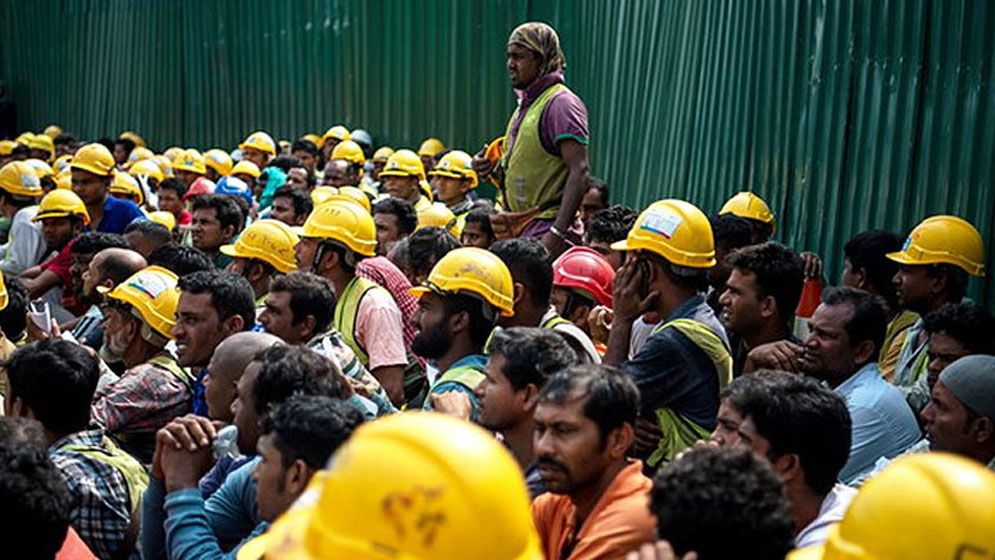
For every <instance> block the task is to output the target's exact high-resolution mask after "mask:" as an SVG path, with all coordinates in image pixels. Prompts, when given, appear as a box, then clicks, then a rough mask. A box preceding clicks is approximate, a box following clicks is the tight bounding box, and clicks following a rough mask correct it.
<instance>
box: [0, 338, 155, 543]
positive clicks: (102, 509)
mask: <svg viewBox="0 0 995 560" xmlns="http://www.w3.org/2000/svg"><path fill="white" fill-rule="evenodd" d="M6 369H7V377H8V378H9V381H10V395H9V397H8V399H7V400H6V402H5V403H4V412H5V413H6V415H8V416H23V417H27V418H34V419H36V420H38V421H39V422H41V424H42V426H43V427H44V428H45V439H46V442H45V443H46V444H47V445H48V446H49V448H48V454H49V457H50V458H51V459H52V462H53V463H55V466H56V467H57V468H58V469H59V472H60V473H61V474H62V477H63V479H64V480H65V482H66V486H67V487H68V488H69V493H70V495H71V496H72V498H73V504H74V506H73V508H72V511H71V513H70V517H71V519H72V525H73V527H74V528H75V529H76V531H77V532H78V533H79V535H80V537H82V539H83V541H84V542H85V543H86V544H87V546H89V547H90V549H92V550H93V552H94V553H96V554H97V556H99V557H100V558H112V557H121V558H125V557H127V556H128V555H129V554H130V553H131V547H133V546H134V542H133V541H132V540H131V539H132V538H133V537H129V535H130V534H133V533H132V531H133V530H134V528H133V527H130V524H131V522H132V514H133V513H134V512H135V510H136V509H137V508H138V505H139V502H140V501H141V496H142V493H143V492H144V491H145V486H146V485H147V484H148V476H147V475H146V473H145V469H144V468H143V467H142V465H141V464H140V463H139V462H138V461H136V460H135V459H134V458H133V457H131V456H130V455H128V454H127V453H125V452H124V451H122V450H121V449H120V448H119V447H118V446H117V445H116V444H115V443H114V442H113V440H111V439H110V438H109V437H107V436H106V435H104V433H103V431H101V430H99V429H98V430H88V429H87V425H88V424H89V421H90V402H91V401H92V400H93V393H94V390H96V388H97V379H98V378H99V377H100V365H99V361H98V360H97V358H96V357H94V356H93V355H92V354H91V353H90V352H88V351H87V350H85V349H83V347H81V346H79V345H78V344H74V343H72V342H69V341H66V340H62V339H46V340H42V341H39V342H34V343H31V344H29V345H27V346H24V347H22V348H19V349H18V350H17V351H16V352H14V355H13V356H11V358H10V360H8V361H7V363H6Z"/></svg>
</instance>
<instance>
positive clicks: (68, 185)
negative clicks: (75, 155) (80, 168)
mask: <svg viewBox="0 0 995 560" xmlns="http://www.w3.org/2000/svg"><path fill="white" fill-rule="evenodd" d="M55 188H57V189H68V190H72V189H73V176H72V174H71V173H70V172H68V171H66V172H63V173H59V174H58V175H56V176H55Z"/></svg>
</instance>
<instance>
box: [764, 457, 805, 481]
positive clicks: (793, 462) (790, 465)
mask: <svg viewBox="0 0 995 560" xmlns="http://www.w3.org/2000/svg"><path fill="white" fill-rule="evenodd" d="M771 466H773V467H774V472H776V473H777V476H778V477H779V478H780V479H781V480H782V481H784V482H787V481H789V480H796V479H804V478H805V470H804V469H802V461H801V459H800V458H799V457H798V455H796V454H794V453H785V454H784V455H781V456H780V457H778V458H777V459H774V460H773V461H771Z"/></svg>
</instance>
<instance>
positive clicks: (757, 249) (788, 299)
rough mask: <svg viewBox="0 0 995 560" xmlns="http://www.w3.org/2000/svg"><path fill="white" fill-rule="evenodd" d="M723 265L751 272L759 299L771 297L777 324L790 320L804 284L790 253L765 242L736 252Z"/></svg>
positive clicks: (799, 266)
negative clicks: (775, 309) (775, 306)
mask: <svg viewBox="0 0 995 560" xmlns="http://www.w3.org/2000/svg"><path fill="white" fill-rule="evenodd" d="M726 264H728V265H729V266H731V267H734V268H738V269H740V270H743V271H745V272H751V273H753V275H754V276H755V278H756V283H757V288H758V292H759V296H760V299H763V298H765V297H767V296H770V297H772V298H774V302H775V303H776V304H777V314H778V316H779V317H780V318H781V321H783V322H785V323H787V322H788V321H790V320H791V318H792V317H793V316H794V314H795V308H796V307H798V300H799V298H801V295H802V284H803V283H804V282H805V270H804V267H803V265H802V260H801V258H800V257H799V256H798V255H797V254H795V252H794V251H792V250H791V249H789V248H787V247H785V246H784V245H781V244H780V243H774V242H770V241H768V242H767V243H762V244H760V245H750V246H748V247H742V248H740V249H736V250H735V251H733V252H732V253H730V254H729V256H728V257H727V258H726Z"/></svg>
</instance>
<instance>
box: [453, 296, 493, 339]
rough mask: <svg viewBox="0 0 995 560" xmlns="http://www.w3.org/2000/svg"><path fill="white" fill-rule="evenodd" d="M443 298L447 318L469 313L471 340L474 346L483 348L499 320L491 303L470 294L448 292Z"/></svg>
mask: <svg viewBox="0 0 995 560" xmlns="http://www.w3.org/2000/svg"><path fill="white" fill-rule="evenodd" d="M441 299H442V307H443V309H444V310H445V312H446V317H447V318H448V317H452V316H453V315H456V314H457V313H466V314H467V316H468V317H469V322H470V325H469V326H470V340H471V341H472V342H473V345H474V346H477V347H479V348H483V347H484V344H486V343H487V339H488V337H490V336H491V332H492V331H493V330H494V323H495V321H496V320H497V313H496V312H492V311H491V308H490V304H487V303H484V301H483V300H482V299H481V298H479V297H476V296H472V295H469V294H446V295H445V296H442V298H441ZM485 310H486V311H485Z"/></svg>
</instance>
